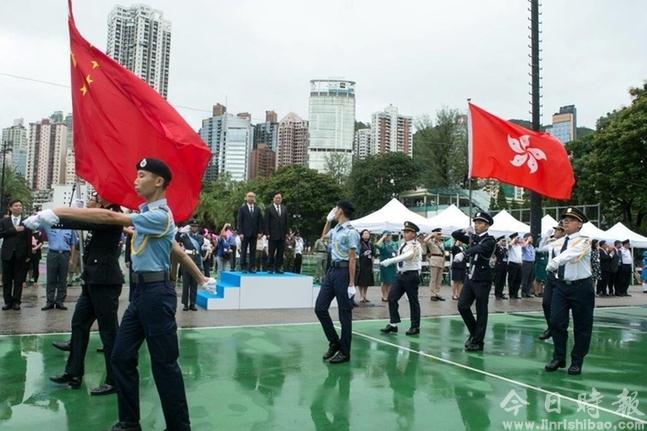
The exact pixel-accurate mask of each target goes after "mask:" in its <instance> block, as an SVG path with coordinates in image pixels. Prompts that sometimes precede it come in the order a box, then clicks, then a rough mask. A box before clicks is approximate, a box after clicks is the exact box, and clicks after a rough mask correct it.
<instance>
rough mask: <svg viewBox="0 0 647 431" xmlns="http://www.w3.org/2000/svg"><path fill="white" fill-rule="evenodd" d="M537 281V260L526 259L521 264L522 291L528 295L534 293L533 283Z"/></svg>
mask: <svg viewBox="0 0 647 431" xmlns="http://www.w3.org/2000/svg"><path fill="white" fill-rule="evenodd" d="M534 281H535V262H534V261H533V262H530V261H524V262H523V264H522V265H521V287H522V289H521V291H522V292H523V294H524V295H526V296H528V295H530V294H531V293H532V283H533V282H534Z"/></svg>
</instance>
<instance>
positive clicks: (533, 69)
mask: <svg viewBox="0 0 647 431" xmlns="http://www.w3.org/2000/svg"><path fill="white" fill-rule="evenodd" d="M539 42H540V41H539V0H530V76H531V84H530V86H531V89H532V91H531V97H532V100H531V105H532V130H534V131H536V132H538V131H539V129H540V128H541V124H540V114H539V111H540V108H541V103H540V99H541V95H540V91H541V87H540V78H539V72H540V70H541V68H540V67H539V61H540V58H539ZM541 204H542V197H541V195H540V194H539V193H535V192H530V232H531V233H532V237H533V238H534V239H535V245H536V243H537V242H538V241H539V235H540V234H541V216H542V205H541Z"/></svg>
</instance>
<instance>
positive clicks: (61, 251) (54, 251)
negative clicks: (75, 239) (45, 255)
mask: <svg viewBox="0 0 647 431" xmlns="http://www.w3.org/2000/svg"><path fill="white" fill-rule="evenodd" d="M49 252H50V253H59V254H65V253H69V252H70V250H49Z"/></svg>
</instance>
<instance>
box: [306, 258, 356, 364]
mask: <svg viewBox="0 0 647 431" xmlns="http://www.w3.org/2000/svg"><path fill="white" fill-rule="evenodd" d="M348 281H349V273H348V268H330V269H329V270H328V272H326V277H324V281H323V283H321V290H320V291H319V296H317V302H315V314H316V315H317V318H319V322H321V326H322V328H323V331H324V334H326V338H327V339H328V342H329V343H331V344H339V346H340V347H339V350H340V351H341V352H342V353H343V354H344V355H346V356H349V357H350V340H351V332H352V330H353V305H352V302H351V300H350V299H349V298H348ZM334 298H337V309H338V311H339V322H340V323H341V339H340V336H339V335H338V334H337V331H336V330H335V326H334V325H333V323H332V319H331V318H330V312H329V311H328V309H329V308H330V303H331V302H332V300H333V299H334Z"/></svg>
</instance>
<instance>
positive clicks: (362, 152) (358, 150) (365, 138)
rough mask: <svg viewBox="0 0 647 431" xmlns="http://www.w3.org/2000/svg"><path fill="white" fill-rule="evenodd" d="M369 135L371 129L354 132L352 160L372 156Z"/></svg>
mask: <svg viewBox="0 0 647 431" xmlns="http://www.w3.org/2000/svg"><path fill="white" fill-rule="evenodd" d="M371 135H372V130H371V128H367V129H358V130H356V131H355V140H354V141H353V159H354V160H363V159H365V158H366V157H368V156H370V155H371V154H372V150H373V148H372V145H371Z"/></svg>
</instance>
